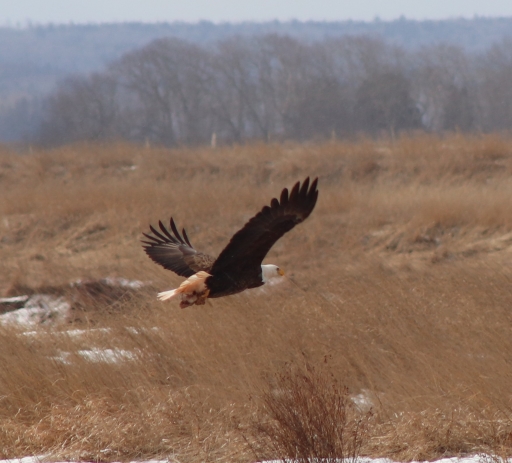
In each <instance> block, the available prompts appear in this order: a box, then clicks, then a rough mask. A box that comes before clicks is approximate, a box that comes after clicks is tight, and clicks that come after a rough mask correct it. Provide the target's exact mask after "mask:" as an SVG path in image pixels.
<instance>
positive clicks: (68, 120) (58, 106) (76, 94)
mask: <svg viewBox="0 0 512 463" xmlns="http://www.w3.org/2000/svg"><path fill="white" fill-rule="evenodd" d="M116 92H117V82H116V80H115V79H114V78H113V76H112V75H110V74H109V73H104V74H92V75H90V76H88V77H78V76H77V77H71V78H68V79H66V80H65V81H64V82H62V83H61V85H60V87H59V89H58V91H57V92H56V93H55V94H53V95H52V96H51V97H50V98H49V100H48V101H47V102H46V108H45V116H44V118H43V121H42V124H41V130H40V136H39V139H40V141H41V142H42V143H43V144H64V143H69V142H74V141H78V140H107V139H110V138H113V137H115V136H116V132H117V131H116V121H117V116H118V106H117V102H116Z"/></svg>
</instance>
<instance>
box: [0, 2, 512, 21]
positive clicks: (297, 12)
mask: <svg viewBox="0 0 512 463" xmlns="http://www.w3.org/2000/svg"><path fill="white" fill-rule="evenodd" d="M475 16H477V17H510V16H512V2H510V1H509V0H490V1H488V2H486V3H485V4H482V2H480V1H478V0H470V1H468V0H452V1H450V2H446V1H444V0H432V1H431V2H428V3H426V2H422V1H411V0H390V1H389V2H386V4H385V5H383V4H382V2H381V1H379V0H366V1H362V2H343V1H336V0H319V1H316V2H311V1H306V0H295V1H293V0H273V1H272V0H260V1H259V2H246V3H243V4H241V3H239V2H236V1H235V0H218V1H217V2H215V4H213V2H210V1H208V0H192V1H190V2H187V3H184V2H175V1H166V0H147V1H142V0H135V1H131V2H124V1H122V0H109V2H104V1H99V0H91V1H89V2H87V4H86V3H83V2H78V1H66V0H48V1H45V2H40V1H39V0H19V1H18V2H5V4H4V5H2V9H1V12H0V25H3V26H13V27H20V26H21V27H23V26H26V25H29V24H41V25H44V24H50V23H52V24H67V23H75V24H91V23H92V24H101V23H117V22H143V23H154V22H174V21H183V22H189V23H197V22H200V21H211V22H214V23H222V22H234V23H240V22H245V21H254V22H264V21H272V20H279V21H288V20H298V21H308V20H312V21H345V20H354V21H366V22H370V21H373V20H375V19H380V20H383V21H391V20H395V19H398V18H400V17H405V18H407V19H411V20H441V19H456V18H468V19H469V18H473V17H475Z"/></svg>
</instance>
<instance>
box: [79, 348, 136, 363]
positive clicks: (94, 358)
mask: <svg viewBox="0 0 512 463" xmlns="http://www.w3.org/2000/svg"><path fill="white" fill-rule="evenodd" d="M78 354H79V355H80V356H82V357H83V358H85V359H86V360H89V361H90V362H94V363H99V362H104V363H117V362H119V361H122V360H134V359H135V354H134V353H133V352H131V351H129V350H125V349H98V348H93V349H90V350H79V351H78Z"/></svg>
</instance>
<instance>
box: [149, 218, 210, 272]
mask: <svg viewBox="0 0 512 463" xmlns="http://www.w3.org/2000/svg"><path fill="white" fill-rule="evenodd" d="M158 225H159V226H160V230H161V232H160V231H158V230H156V229H155V228H153V226H152V225H150V226H149V228H150V229H151V232H152V233H153V235H154V236H153V235H148V234H147V233H143V235H144V236H145V237H146V238H147V239H148V240H149V241H144V240H143V241H142V242H143V243H144V250H145V251H146V254H147V255H148V256H149V257H150V258H151V259H152V260H153V261H154V262H156V263H157V264H160V265H161V266H162V267H163V268H166V269H167V270H172V271H173V272H174V273H177V274H178V275H180V276H182V277H186V278H188V277H189V276H192V275H193V274H194V273H196V272H199V271H201V270H203V271H205V272H209V271H210V269H211V267H212V265H213V263H214V262H215V258H213V257H211V256H209V255H207V254H203V253H202V252H197V251H196V250H195V249H194V247H193V246H192V245H191V244H190V240H189V239H188V236H187V232H186V231H185V229H183V237H181V235H180V233H179V231H178V229H177V228H176V224H175V223H174V220H173V219H172V217H171V221H170V225H171V231H169V230H167V228H165V226H164V224H163V223H162V222H158Z"/></svg>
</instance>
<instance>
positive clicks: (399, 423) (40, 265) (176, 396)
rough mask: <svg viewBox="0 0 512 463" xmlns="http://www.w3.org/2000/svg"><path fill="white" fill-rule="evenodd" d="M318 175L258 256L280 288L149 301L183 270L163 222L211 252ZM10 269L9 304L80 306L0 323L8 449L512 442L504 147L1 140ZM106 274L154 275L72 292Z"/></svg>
mask: <svg viewBox="0 0 512 463" xmlns="http://www.w3.org/2000/svg"><path fill="white" fill-rule="evenodd" d="M306 176H319V178H320V181H319V191H320V195H319V201H318V204H317V207H316V209H315V211H314V212H313V214H312V215H311V217H310V218H309V219H308V220H307V221H306V222H304V223H303V224H301V225H300V226H299V227H297V228H295V229H294V230H292V231H291V232H290V233H289V234H287V235H285V237H284V238H283V239H281V240H280V241H279V242H278V243H277V244H276V246H275V247H274V248H273V249H272V250H271V252H270V253H269V255H268V256H267V259H266V262H268V263H276V264H278V265H279V266H280V267H282V268H283V269H284V270H285V272H286V275H287V276H286V277H285V279H284V280H283V281H282V282H280V283H279V284H274V285H268V286H266V287H263V288H258V289H254V290H250V291H246V292H244V293H242V294H239V295H235V296H231V297H227V298H223V299H216V300H213V301H209V302H208V303H207V304H206V305H205V306H203V307H197V306H194V307H191V308H188V309H185V310H182V309H180V308H179V303H178V302H176V301H171V302H168V303H161V302H158V301H157V299H156V292H157V291H159V290H167V289H171V288H173V287H175V286H177V285H178V284H179V283H180V281H181V279H180V278H179V277H176V276H175V275H174V274H172V273H170V272H168V271H166V270H164V269H162V268H160V267H159V266H157V265H155V264H154V263H153V262H151V261H150V259H149V258H148V257H147V256H146V255H145V254H144V252H143V250H142V247H141V245H140V242H139V240H140V238H141V234H142V232H143V231H147V230H148V225H149V224H150V223H153V224H156V223H157V222H158V220H159V219H162V220H168V219H169V217H170V215H171V214H172V216H173V217H174V218H175V220H176V221H177V223H178V225H179V226H182V227H183V226H184V227H186V228H187V231H188V234H189V237H190V239H191V241H192V244H194V245H195V246H196V247H197V248H199V249H200V250H202V251H205V252H208V253H211V254H217V253H219V252H220V251H221V250H222V248H223V246H224V245H225V244H226V243H227V241H228V239H229V238H230V237H231V235H232V234H233V233H234V232H235V231H236V230H237V229H238V228H239V227H241V226H242V225H243V224H244V223H245V221H246V220H247V219H249V218H250V217H251V216H252V215H253V214H255V213H256V212H257V211H258V210H259V209H260V208H261V207H262V206H263V205H265V204H268V203H269V201H270V199H271V198H272V197H274V196H277V195H279V193H280V191H281V189H282V188H283V187H285V186H287V187H290V186H292V185H293V184H294V183H295V182H296V181H297V180H303V179H304V178H305V177H306ZM0 262H1V264H0V297H7V296H15V295H23V294H30V293H45V292H46V293H52V294H58V295H61V296H63V297H67V298H68V299H69V300H71V301H75V302H74V303H72V306H73V307H72V309H73V310H72V313H73V316H72V317H70V318H69V319H68V320H66V321H65V322H60V323H51V321H50V322H48V323H44V324H42V325H41V326H39V327H38V328H36V329H32V328H31V331H30V332H27V328H23V327H16V326H12V325H5V326H3V327H0V343H1V346H2V347H1V349H0V420H1V427H0V456H1V457H2V458H8V457H21V456H26V455H35V454H37V455H47V458H48V459H52V458H60V459H64V458H69V459H81V460H82V461H83V460H89V461H114V460H117V461H119V460H133V459H141V458H146V459H147V458H165V457H167V458H171V459H172V458H174V459H175V460H176V461H178V462H181V463H184V462H200V461H202V462H234V461H240V462H254V461H256V460H258V459H263V458H271V457H273V458H276V457H285V456H295V457H297V456H308V455H309V456H314V455H317V456H332V455H338V456H339V455H340V454H344V455H345V456H357V455H368V456H388V457H390V458H393V459H395V460H402V461H407V460H412V459H416V460H418V459H434V458H438V457H441V456H454V455H463V454H473V453H479V452H482V453H484V452H486V453H490V454H493V455H498V456H504V455H511V454H512V392H511V384H512V286H511V282H512V140H510V139H507V138H503V137H499V136H474V137H462V136H457V135H453V136H446V137H444V138H438V137H433V136H426V135H418V136H414V137H406V138H400V139H397V140H394V141H391V140H389V141H386V140H380V141H375V142H374V141H369V140H361V141H358V142H353V143H348V142H347V143H344V142H336V143H326V144H305V145H297V144H266V145H265V144H256V145H250V146H236V147H226V148H217V149H215V150H212V149H210V148H197V149H186V148H183V149H176V150H167V149H159V148H152V147H141V146H133V145H127V144H121V143H120V144H113V145H73V146H67V147H63V148H59V149H56V150H52V151H37V150H36V151H34V152H33V153H27V154H17V153H13V152H10V151H9V150H7V149H3V150H1V152H0ZM105 277H118V278H126V279H130V280H135V279H136V280H140V281H142V282H144V283H145V285H144V286H143V287H142V288H141V289H139V290H137V291H128V290H127V291H126V292H125V293H123V294H117V295H114V296H112V295H108V294H103V293H101V291H98V292H97V293H94V294H92V293H91V294H89V296H90V297H87V298H81V299H80V298H78V299H77V297H76V287H73V286H71V285H70V284H71V283H72V282H74V281H77V280H82V281H84V280H87V281H97V280H99V279H101V278H105ZM77 300H79V302H80V303H78V302H76V301H77ZM109 349H110V350H109ZM102 350H103V351H102ZM107 350H109V351H108V352H111V353H113V355H114V356H117V357H116V361H107V359H104V361H98V360H97V359H96V361H95V360H94V359H93V358H92V357H91V356H89V357H88V356H84V355H82V354H80V352H82V353H83V352H84V351H89V352H107ZM370 407H371V410H369V409H370ZM294 449H296V453H295V454H294Z"/></svg>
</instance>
